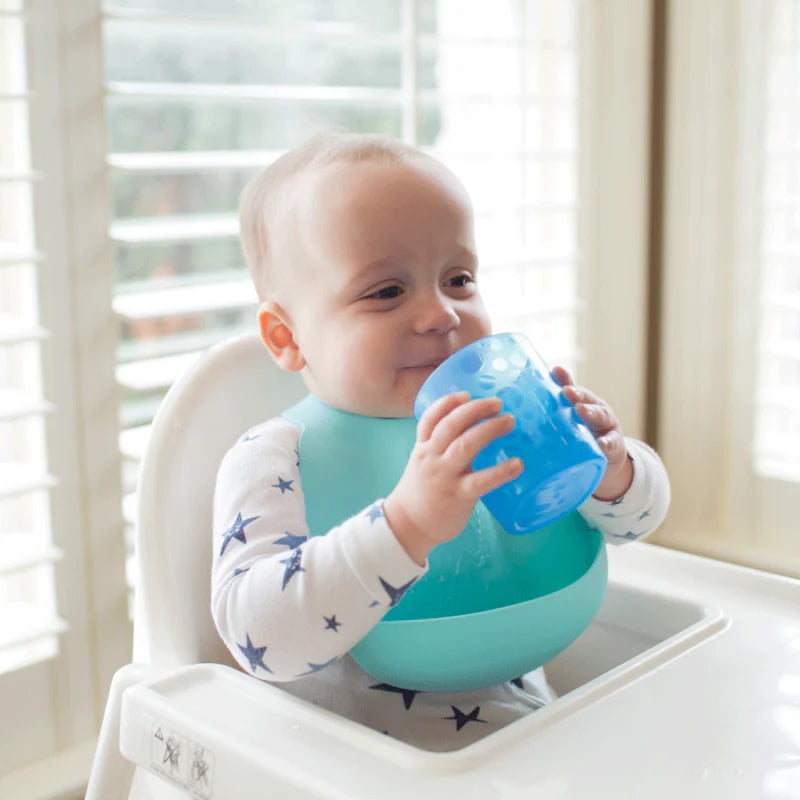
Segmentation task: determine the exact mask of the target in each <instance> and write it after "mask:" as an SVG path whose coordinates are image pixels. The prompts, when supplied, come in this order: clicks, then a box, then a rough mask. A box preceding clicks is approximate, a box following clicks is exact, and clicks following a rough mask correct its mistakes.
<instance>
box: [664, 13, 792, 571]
mask: <svg viewBox="0 0 800 800" xmlns="http://www.w3.org/2000/svg"><path fill="white" fill-rule="evenodd" d="M764 24H765V19H764V14H763V7H762V4H760V3H759V2H757V0H735V2H729V1H728V0H708V2H705V3H694V2H692V0H673V2H671V3H670V5H669V14H668V31H667V51H668V53H667V63H668V65H669V67H668V79H667V84H668V85H667V122H666V141H667V151H666V155H665V186H666V189H665V198H664V250H663V259H664V271H663V282H662V286H661V290H662V302H663V327H662V341H661V345H662V347H661V354H660V390H659V397H658V400H659V415H658V416H659V419H658V422H659V425H658V443H659V449H660V452H661V455H662V457H663V459H664V461H665V464H666V466H667V470H668V472H669V474H670V479H671V482H672V507H671V509H670V514H669V516H668V518H667V520H666V522H665V523H664V525H663V526H662V528H661V529H660V530H659V531H658V532H657V533H656V534H655V536H654V537H653V539H652V541H654V542H656V543H659V544H664V545H667V546H670V547H675V548H678V549H682V550H686V551H689V552H693V553H697V554H701V555H706V556H709V557H713V558H718V559H721V560H724V561H731V562H735V563H739V564H744V565H748V566H752V567H756V568H759V569H764V570H767V571H772V572H777V573H782V574H786V575H791V576H795V577H800V556H798V555H796V553H797V549H796V546H795V547H792V546H791V538H792V537H791V520H792V519H793V516H794V515H793V513H792V509H793V507H794V508H796V506H797V503H798V500H799V499H800V485H798V484H794V483H790V482H788V481H781V480H778V479H771V478H765V477H761V476H758V475H756V474H755V471H754V469H753V468H752V467H751V460H752V442H753V426H754V403H755V399H754V397H753V393H752V391H750V387H751V386H752V376H753V375H754V374H755V359H756V353H755V348H754V347H753V343H754V342H756V341H757V338H756V337H757V324H758V320H757V315H758V305H757V303H756V302H754V298H757V297H758V266H759V261H760V254H759V247H760V244H759V238H760V218H761V213H762V209H761V204H760V198H761V185H760V181H761V175H760V171H761V170H760V166H759V165H758V163H757V156H753V155H752V154H754V153H755V154H758V153H760V152H761V131H760V130H759V119H760V118H761V117H762V116H763V115H759V114H758V113H757V112H758V109H759V108H761V107H763V106H762V103H763V100H762V95H763V80H764V74H765V73H764V51H763V45H762V41H763V31H764ZM688 120H690V121H691V122H687V121H688ZM748 154H750V155H748ZM731 165H734V167H733V168H732V167H731ZM753 198H756V199H757V201H756V203H755V204H754V202H753ZM720 290H722V291H720ZM793 550H794V553H793V552H792V551H793Z"/></svg>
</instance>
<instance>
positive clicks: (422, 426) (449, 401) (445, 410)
mask: <svg viewBox="0 0 800 800" xmlns="http://www.w3.org/2000/svg"><path fill="white" fill-rule="evenodd" d="M468 401H469V392H455V393H454V394H446V395H444V397H440V398H439V399H438V400H436V401H435V402H433V403H431V405H430V406H429V407H428V408H426V409H425V412H424V413H423V414H422V416H421V417H420V419H419V423H418V424H417V441H418V442H427V441H428V439H430V437H431V434H432V433H433V431H434V429H435V428H436V426H437V425H438V424H439V421H440V420H441V419H443V418H444V417H446V416H447V415H448V414H449V413H450V412H451V411H452V410H453V409H454V408H458V406H459V405H463V404H464V403H466V402H468Z"/></svg>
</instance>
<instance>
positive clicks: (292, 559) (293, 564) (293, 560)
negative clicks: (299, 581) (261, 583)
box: [281, 547, 305, 591]
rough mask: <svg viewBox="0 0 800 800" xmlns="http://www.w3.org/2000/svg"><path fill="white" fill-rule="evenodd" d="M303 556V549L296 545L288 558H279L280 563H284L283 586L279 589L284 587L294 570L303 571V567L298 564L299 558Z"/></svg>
mask: <svg viewBox="0 0 800 800" xmlns="http://www.w3.org/2000/svg"><path fill="white" fill-rule="evenodd" d="M302 557H303V551H302V550H301V549H300V548H299V547H297V548H296V549H294V550H292V554H291V555H290V556H289V558H283V559H281V564H286V570H285V571H284V573H283V587H282V588H281V591H283V589H285V588H286V584H287V583H289V581H290V580H291V579H292V577H293V576H294V574H295V573H296V572H305V568H303V567H301V566H300V559H301V558H302Z"/></svg>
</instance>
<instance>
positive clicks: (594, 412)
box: [553, 367, 670, 544]
mask: <svg viewBox="0 0 800 800" xmlns="http://www.w3.org/2000/svg"><path fill="white" fill-rule="evenodd" d="M553 376H554V377H555V378H556V380H557V381H558V382H559V384H560V385H561V386H562V387H563V392H564V396H565V397H566V398H567V400H569V401H570V402H571V403H573V404H575V410H576V412H577V413H578V416H579V417H580V418H581V419H582V420H583V422H585V423H586V425H587V426H588V427H589V429H590V430H591V431H592V433H593V434H594V437H595V439H596V440H597V443H598V444H599V445H600V448H601V449H602V451H603V454H604V455H605V457H606V460H607V461H608V468H607V469H606V474H605V475H604V476H603V480H602V481H601V482H600V485H599V486H598V487H597V489H595V492H594V494H593V495H592V496H591V497H590V498H589V499H588V500H587V501H586V502H585V503H583V504H582V505H581V507H580V508H579V509H578V510H579V511H580V512H581V514H583V516H584V518H585V519H586V520H587V522H589V524H590V525H592V527H594V528H598V529H599V530H601V531H602V532H603V535H604V536H605V539H606V541H607V542H609V543H610V544H624V543H625V542H630V541H635V540H636V539H641V538H642V537H643V536H647V535H648V534H650V533H652V532H653V531H654V530H655V529H656V528H657V527H658V526H659V525H660V524H661V523H662V522H663V520H664V517H666V515H667V510H668V508H669V503H670V488H669V478H668V477H667V471H666V470H665V469H664V465H663V464H662V463H661V459H660V458H659V457H658V455H657V454H656V452H655V450H653V449H652V448H651V447H648V446H647V445H646V444H645V443H644V442H640V441H639V440H638V439H631V438H630V437H628V436H623V434H622V427H621V426H620V424H619V421H618V420H617V417H616V415H615V414H614V411H613V410H612V408H611V407H610V406H609V405H608V403H606V402H605V401H604V400H601V399H600V398H599V397H598V396H597V395H596V394H594V393H593V392H591V391H589V390H588V389H586V388H584V387H582V386H576V385H575V383H574V381H573V380H572V377H571V376H570V374H569V372H567V370H565V369H564V368H563V367H556V368H555V369H553Z"/></svg>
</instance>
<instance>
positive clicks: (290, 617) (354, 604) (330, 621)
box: [211, 417, 670, 749]
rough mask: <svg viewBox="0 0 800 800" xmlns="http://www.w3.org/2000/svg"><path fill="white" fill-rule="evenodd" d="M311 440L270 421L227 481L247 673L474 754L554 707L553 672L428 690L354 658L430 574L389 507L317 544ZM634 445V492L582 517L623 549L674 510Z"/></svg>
mask: <svg viewBox="0 0 800 800" xmlns="http://www.w3.org/2000/svg"><path fill="white" fill-rule="evenodd" d="M299 435H300V429H299V428H298V427H296V426H295V425H293V424H292V423H290V422H288V421H287V420H285V419H283V418H281V417H276V418H274V419H270V420H268V421H266V422H264V423H262V424H261V425H259V426H257V427H255V428H253V429H251V430H250V431H248V432H247V433H246V434H245V435H244V436H243V437H242V438H241V439H240V440H239V441H238V442H237V443H236V444H235V445H234V446H233V447H232V448H231V449H230V450H229V451H228V453H227V454H226V456H225V458H224V459H223V461H222V464H221V465H220V468H219V471H218V475H217V485H216V492H215V497H214V522H213V530H214V541H213V548H214V560H213V567H212V591H211V604H212V614H213V617H214V621H215V623H216V625H217V629H218V631H219V634H220V636H221V637H222V639H223V641H224V642H225V644H226V646H227V647H228V649H229V650H230V652H231V653H232V655H233V656H234V658H235V659H236V660H237V662H238V663H239V665H240V666H241V668H242V669H243V670H245V671H247V672H249V673H250V674H252V675H254V676H255V677H257V678H260V679H262V680H267V681H274V682H287V683H286V688H287V690H289V691H291V692H292V693H293V694H297V695H299V696H301V697H305V698H307V699H310V700H312V701H313V702H316V703H318V704H320V705H323V706H324V707H327V708H329V709H331V710H335V711H338V712H339V713H342V714H344V715H345V716H348V717H350V718H355V719H357V720H358V721H361V722H363V723H364V724H367V725H369V726H370V727H373V728H375V729H377V730H382V731H385V732H389V733H390V734H391V735H394V736H396V737H397V738H401V739H404V740H405V741H409V742H411V743H414V744H418V745H420V746H424V747H428V748H429V749H450V748H451V747H461V746H463V745H464V744H466V743H469V741H474V740H475V739H476V738H480V736H482V735H485V734H486V733H488V732H490V731H491V730H494V729H496V728H498V727H502V726H503V725H505V724H507V723H508V722H510V721H512V720H513V719H516V718H518V717H519V716H522V715H524V714H527V713H528V712H529V711H530V710H531V709H532V708H535V707H537V705H538V704H539V703H540V700H541V699H543V700H544V701H547V700H549V699H551V695H550V694H549V687H547V684H546V681H545V680H544V678H543V675H542V674H541V671H540V670H539V671H537V672H535V673H531V674H530V675H528V676H523V677H521V678H520V679H519V680H518V681H515V682H512V683H509V684H504V685H502V686H499V687H493V688H492V689H488V690H480V691H475V692H457V693H420V692H412V691H410V690H401V689H396V688H395V687H387V686H386V685H385V684H378V683H377V682H376V681H374V680H373V679H371V678H370V677H369V676H368V675H366V673H364V672H363V671H362V670H361V669H360V668H359V667H358V666H357V665H356V663H355V662H354V661H353V660H352V658H350V657H349V656H347V655H346V654H347V652H348V651H349V650H350V648H351V647H353V646H354V645H355V644H356V643H357V642H359V641H360V640H361V639H362V638H363V637H364V636H365V635H366V634H367V633H368V632H369V631H370V630H371V629H372V627H373V626H374V625H375V624H376V623H377V622H378V621H379V620H380V619H381V618H382V617H383V616H384V614H385V613H386V612H387V611H388V609H389V608H390V604H391V602H392V600H393V596H392V587H403V586H406V585H407V584H410V583H411V582H413V581H414V580H416V579H417V578H419V577H420V576H421V575H423V574H424V573H425V571H426V567H420V566H419V565H417V564H416V563H415V562H414V561H413V560H412V559H411V558H410V557H409V556H408V554H407V553H406V552H405V550H404V549H403V547H402V546H401V545H400V543H399V542H398V541H397V539H396V538H395V536H394V533H393V532H392V530H391V528H390V527H389V525H388V523H387V522H386V519H385V518H384V516H383V512H382V499H383V498H375V501H374V503H372V504H371V505H370V506H368V507H367V508H365V509H364V510H363V511H361V512H360V513H358V514H356V515H354V516H353V517H351V518H350V519H348V520H346V521H345V522H343V523H342V524H341V525H339V526H337V527H336V528H333V529H332V530H330V531H329V532H327V533H326V534H325V535H324V536H315V537H309V531H308V526H307V524H306V511H305V500H304V497H303V488H302V486H301V483H300V470H299V461H298V440H299ZM626 445H627V448H628V453H629V454H630V456H631V458H632V460H633V467H634V477H633V483H632V484H631V486H630V488H629V489H628V491H627V492H626V493H625V495H624V496H623V497H621V498H619V499H618V500H614V501H611V502H604V501H600V500H596V499H594V498H589V499H588V500H587V501H585V502H584V503H583V505H581V507H580V508H579V509H578V510H579V511H580V513H581V514H582V515H583V517H584V519H585V520H586V521H587V523H588V524H589V525H590V526H592V527H594V528H597V529H599V530H600V531H601V532H602V533H603V535H604V538H605V540H606V542H607V543H609V544H612V545H617V544H623V543H626V542H629V541H633V540H636V539H640V538H642V537H643V536H646V535H648V534H649V533H651V532H652V531H654V530H655V529H656V528H657V527H658V525H659V524H660V523H661V521H662V520H663V519H664V517H665V515H666V512H667V508H668V506H669V496H670V493H669V481H668V479H667V475H666V472H665V470H664V467H663V465H662V463H661V461H660V459H659V458H658V456H657V455H656V453H655V452H654V451H653V450H652V449H651V448H650V447H648V446H647V445H645V444H644V443H642V442H640V441H638V440H635V439H630V438H628V439H626ZM387 587H388V588H387ZM467 706H469V708H467ZM462 707H463V708H462ZM475 709H478V710H477V711H475ZM440 712H441V713H440ZM443 712H448V713H447V714H444V713H443ZM471 715H472V716H471ZM484 717H487V719H484ZM472 723H475V724H472Z"/></svg>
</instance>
